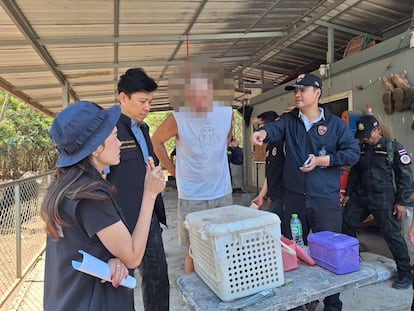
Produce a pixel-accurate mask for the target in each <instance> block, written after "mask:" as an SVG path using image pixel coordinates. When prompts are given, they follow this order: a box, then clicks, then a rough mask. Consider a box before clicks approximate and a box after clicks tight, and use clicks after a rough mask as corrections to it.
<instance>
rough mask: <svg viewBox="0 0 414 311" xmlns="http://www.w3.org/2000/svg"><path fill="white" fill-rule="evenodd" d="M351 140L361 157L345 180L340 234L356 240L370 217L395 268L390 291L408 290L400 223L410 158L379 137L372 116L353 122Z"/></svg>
mask: <svg viewBox="0 0 414 311" xmlns="http://www.w3.org/2000/svg"><path fill="white" fill-rule="evenodd" d="M355 137H356V138H358V139H360V140H361V141H362V144H361V157H360V160H359V162H358V163H357V164H355V165H354V166H353V167H352V168H351V172H350V174H349V177H348V185H347V188H346V193H345V197H344V203H346V205H345V210H344V216H343V233H345V234H348V235H352V236H356V228H357V227H358V226H359V225H360V224H361V223H362V221H363V220H364V219H365V218H366V217H367V216H368V215H370V214H372V215H373V216H374V218H375V222H376V223H377V224H378V227H379V228H380V230H381V233H382V235H383V236H384V239H385V242H386V243H387V245H388V247H389V249H390V251H391V253H392V255H393V256H394V259H395V262H396V264H397V270H398V278H397V279H396V280H395V281H394V283H392V287H394V288H397V289H405V288H408V287H409V286H410V285H411V282H412V272H411V266H410V256H409V254H408V248H407V244H406V242H405V240H404V237H403V236H402V234H401V220H402V219H403V218H404V217H406V206H410V204H412V203H410V196H411V195H412V193H413V177H412V173H411V168H410V164H411V158H410V156H409V155H408V152H407V151H406V150H405V149H404V147H403V146H402V145H401V144H400V143H399V142H397V141H395V140H393V139H391V138H388V137H384V136H383V134H382V130H381V127H380V124H379V122H378V120H377V119H376V118H375V117H374V116H372V115H365V116H362V117H361V118H360V119H359V120H358V121H357V132H356V134H355Z"/></svg>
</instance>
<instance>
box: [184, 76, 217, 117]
mask: <svg viewBox="0 0 414 311" xmlns="http://www.w3.org/2000/svg"><path fill="white" fill-rule="evenodd" d="M184 100H185V101H186V102H188V103H189V105H190V106H191V107H193V108H194V110H195V111H196V112H197V111H198V112H203V111H204V112H206V111H212V107H213V85H212V84H211V83H209V81H208V78H207V77H191V78H190V81H189V83H188V84H186V85H185V86H184Z"/></svg>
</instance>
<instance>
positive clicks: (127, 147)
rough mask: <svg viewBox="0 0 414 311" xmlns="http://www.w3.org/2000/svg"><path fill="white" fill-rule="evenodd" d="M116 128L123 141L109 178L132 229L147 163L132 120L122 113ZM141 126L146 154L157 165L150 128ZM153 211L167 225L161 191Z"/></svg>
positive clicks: (129, 227) (134, 223)
mask: <svg viewBox="0 0 414 311" xmlns="http://www.w3.org/2000/svg"><path fill="white" fill-rule="evenodd" d="M117 127H118V139H119V140H120V141H121V143H122V145H121V163H120V164H119V165H116V166H111V172H110V174H109V175H108V180H109V181H110V182H111V183H112V184H114V185H115V187H116V190H117V193H116V195H115V200H116V202H117V204H118V206H119V207H120V208H121V209H122V212H123V214H124V216H125V219H126V221H127V227H128V229H129V231H130V232H132V231H133V230H134V228H135V225H136V222H137V219H138V216H139V211H140V209H141V201H142V195H143V192H144V179H145V174H146V166H145V161H144V158H143V156H142V151H141V147H140V146H139V144H138V142H137V141H136V139H135V136H134V134H133V133H132V130H131V119H130V118H128V117H127V116H126V115H124V114H121V117H120V118H119V121H118V123H117ZM141 128H142V131H143V133H144V137H145V140H146V142H147V145H148V153H149V155H151V156H152V157H153V158H154V162H155V164H156V165H158V163H159V161H158V159H157V157H156V156H155V153H154V150H153V147H152V143H151V139H150V137H149V128H148V126H147V125H146V124H145V123H143V124H142V125H141ZM154 212H155V214H156V215H157V217H158V221H159V222H160V223H162V224H164V225H166V216H165V208H164V202H163V200H162V197H161V194H159V195H158V196H157V199H156V201H155V207H154Z"/></svg>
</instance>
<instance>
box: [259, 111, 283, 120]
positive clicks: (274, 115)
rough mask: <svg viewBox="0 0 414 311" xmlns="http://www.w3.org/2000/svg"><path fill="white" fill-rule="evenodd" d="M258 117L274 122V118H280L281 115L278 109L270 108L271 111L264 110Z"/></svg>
mask: <svg viewBox="0 0 414 311" xmlns="http://www.w3.org/2000/svg"><path fill="white" fill-rule="evenodd" d="M257 117H258V118H259V119H262V121H263V123H269V122H273V121H274V120H276V119H277V118H279V115H278V114H277V112H276V111H272V110H270V111H265V112H262V113H261V114H259V115H258V116H257Z"/></svg>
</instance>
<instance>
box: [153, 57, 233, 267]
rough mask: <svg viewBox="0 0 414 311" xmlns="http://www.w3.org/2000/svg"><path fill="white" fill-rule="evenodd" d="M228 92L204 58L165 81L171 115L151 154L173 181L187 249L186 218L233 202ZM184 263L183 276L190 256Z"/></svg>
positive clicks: (218, 69)
mask: <svg viewBox="0 0 414 311" xmlns="http://www.w3.org/2000/svg"><path fill="white" fill-rule="evenodd" d="M233 93H234V91H233V85H232V80H231V79H230V78H229V77H228V75H227V74H226V72H225V71H224V68H223V67H222V66H221V64H219V63H218V62H215V61H213V60H211V59H207V58H201V59H200V58H199V59H192V60H190V61H187V62H186V63H185V64H184V65H183V66H181V67H180V68H179V69H178V71H177V72H176V74H175V75H173V76H172V78H171V80H170V81H169V89H168V96H169V98H170V102H171V105H172V106H173V107H174V112H173V113H172V114H171V115H170V116H169V117H168V118H167V119H166V120H165V121H164V122H163V123H162V124H161V125H160V126H159V127H158V129H157V130H156V131H155V133H154V135H153V136H152V142H153V145H154V151H155V154H156V155H157V157H158V158H159V159H160V162H161V163H162V165H163V166H164V167H165V168H166V169H167V170H168V172H169V173H170V174H171V175H172V176H175V177H176V182H177V190H178V207H177V213H178V227H179V239H180V242H181V243H183V244H185V245H186V246H187V247H189V237H188V232H187V230H186V229H185V228H184V226H183V222H184V220H185V216H186V215H187V214H189V213H191V212H195V211H200V210H205V209H210V208H216V207H222V206H227V205H231V204H232V203H233V198H232V186H231V179H230V172H229V169H228V159H227V145H228V143H229V142H230V139H231V136H232V108H231V106H230V103H231V100H232V98H233ZM171 137H175V138H176V152H177V160H176V163H175V165H174V163H173V162H172V161H171V159H170V158H169V157H168V153H167V150H166V148H165V145H164V143H165V142H166V141H168V140H169V139H170V138H171ZM184 263H185V264H184V266H185V267H184V268H185V272H186V273H190V272H192V271H194V266H193V260H192V258H191V257H190V255H189V252H187V254H186V258H185V262H184Z"/></svg>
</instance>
